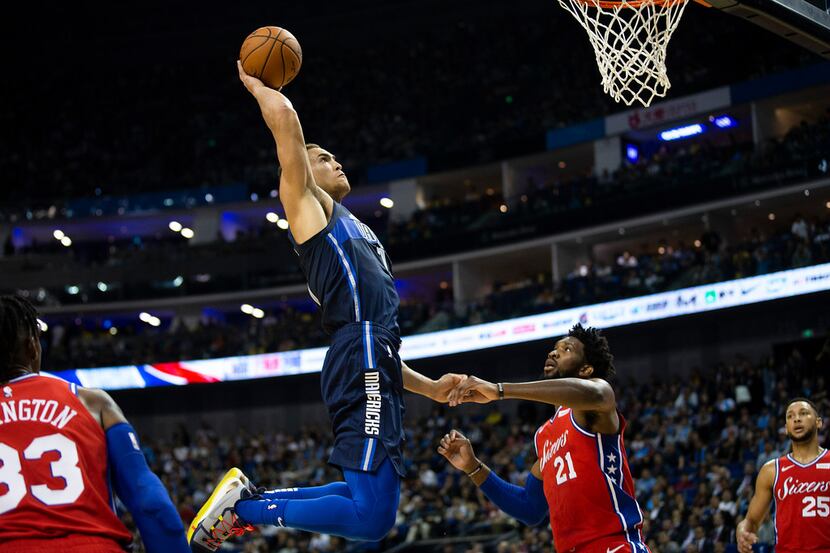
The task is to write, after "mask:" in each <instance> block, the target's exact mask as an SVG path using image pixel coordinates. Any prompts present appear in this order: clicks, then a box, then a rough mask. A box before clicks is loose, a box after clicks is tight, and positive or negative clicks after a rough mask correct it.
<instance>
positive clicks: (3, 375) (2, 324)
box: [0, 295, 39, 382]
mask: <svg viewBox="0 0 830 553" xmlns="http://www.w3.org/2000/svg"><path fill="white" fill-rule="evenodd" d="M38 330H39V326H38V321H37V309H35V306H34V305H32V303H31V302H30V301H29V300H27V299H26V298H24V297H22V296H17V295H9V296H0V381H3V382H5V381H7V380H8V379H9V376H10V373H9V371H10V369H11V366H12V364H14V362H15V361H16V360H17V359H18V358H19V357H20V354H21V349H22V348H23V346H24V344H25V342H26V339H27V338H34V339H35V340H37V339H38Z"/></svg>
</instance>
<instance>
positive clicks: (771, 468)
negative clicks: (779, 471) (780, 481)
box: [735, 461, 775, 553]
mask: <svg viewBox="0 0 830 553" xmlns="http://www.w3.org/2000/svg"><path fill="white" fill-rule="evenodd" d="M774 482H775V461H770V462H768V463H767V464H766V465H764V466H763V467H762V468H761V471H760V472H759V473H758V478H757V480H755V495H753V496H752V501H750V502H749V509H748V510H747V513H746V517H745V518H744V519H743V520H742V521H741V522H739V523H738V528H737V531H736V532H735V537H736V538H737V541H738V551H739V552H740V553H752V544H754V543H757V542H758V536H757V532H758V527H759V526H761V523H762V522H763V520H764V518H766V516H767V513H768V512H769V506H770V503H772V487H773V484H774Z"/></svg>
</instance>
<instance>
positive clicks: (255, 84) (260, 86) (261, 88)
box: [236, 60, 294, 132]
mask: <svg viewBox="0 0 830 553" xmlns="http://www.w3.org/2000/svg"><path fill="white" fill-rule="evenodd" d="M236 68H237V70H238V71H239V80H240V81H242V84H243V85H245V88H246V89H248V92H250V93H251V94H252V95H253V96H254V98H256V101H257V103H258V104H259V109H260V110H261V111H262V117H263V118H264V119H265V123H266V124H267V125H268V128H270V129H271V131H272V132H276V126H277V125H278V120H279V116H280V113H281V112H285V111H287V110H293V109H294V106H293V105H292V104H291V101H290V100H289V99H288V98H286V96H285V94H283V93H282V92H279V91H277V90H274V89H273V88H269V87H267V86H265V83H263V82H262V81H261V80H259V79H257V78H256V77H252V76H251V75H248V74H247V73H245V70H244V69H242V62H240V61H239V60H236Z"/></svg>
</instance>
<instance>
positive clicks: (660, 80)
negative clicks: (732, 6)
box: [559, 0, 688, 107]
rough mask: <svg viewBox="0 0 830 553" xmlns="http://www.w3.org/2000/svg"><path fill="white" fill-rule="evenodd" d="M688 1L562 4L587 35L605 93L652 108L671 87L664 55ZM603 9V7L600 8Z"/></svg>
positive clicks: (576, 0) (574, 0)
mask: <svg viewBox="0 0 830 553" xmlns="http://www.w3.org/2000/svg"><path fill="white" fill-rule="evenodd" d="M687 3H688V1H687V0H664V1H663V2H654V0H632V1H629V0H621V1H620V2H614V6H613V7H610V6H609V7H603V6H602V5H601V3H600V2H599V1H597V0H559V4H560V5H561V6H562V7H563V8H565V9H566V10H568V12H570V13H571V15H573V16H574V18H575V19H576V20H577V21H579V24H580V25H582V27H583V28H584V29H585V30H586V31H588V38H589V39H590V41H591V46H593V47H594V54H595V55H596V58H597V66H598V67H599V72H600V75H601V76H602V89H603V91H604V92H605V93H607V94H608V95H609V96H611V97H612V98H613V99H614V100H615V101H616V102H623V103H625V104H626V105H628V106H630V105H631V104H633V103H634V102H635V101H638V102H640V103H641V104H642V105H643V106H645V107H648V106H649V105H651V102H652V101H653V100H654V98H662V97H664V96H665V95H666V92H667V91H668V90H669V88H670V87H671V83H670V82H669V76H668V74H667V72H666V49H667V47H668V45H669V40H670V39H671V36H672V33H674V30H675V29H676V28H677V24H678V23H679V22H680V17H681V16H682V15H683V10H684V9H685V8H686V4H687ZM602 4H605V2H602Z"/></svg>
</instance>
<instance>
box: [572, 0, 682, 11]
mask: <svg viewBox="0 0 830 553" xmlns="http://www.w3.org/2000/svg"><path fill="white" fill-rule="evenodd" d="M572 1H573V2H576V3H577V4H582V5H585V6H589V7H591V8H604V9H614V8H632V9H637V8H642V7H643V6H648V5H651V4H655V5H657V6H666V7H673V6H676V5H678V4H685V3H686V1H687V0H572Z"/></svg>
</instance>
